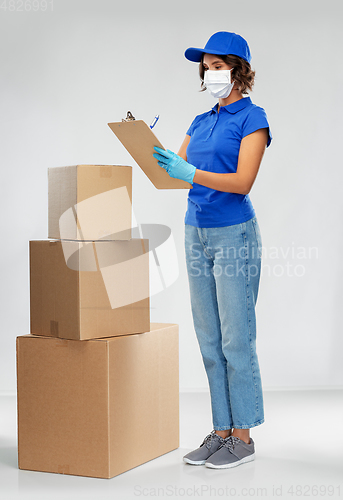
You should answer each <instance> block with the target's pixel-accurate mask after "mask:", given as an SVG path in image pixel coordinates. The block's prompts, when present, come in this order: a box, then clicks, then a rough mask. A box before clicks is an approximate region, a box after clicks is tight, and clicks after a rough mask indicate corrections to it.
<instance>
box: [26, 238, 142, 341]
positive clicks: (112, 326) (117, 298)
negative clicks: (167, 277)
mask: <svg viewBox="0 0 343 500" xmlns="http://www.w3.org/2000/svg"><path fill="white" fill-rule="evenodd" d="M29 254H30V333H32V334H35V335H44V336H53V337H59V338H66V339H77V340H86V339H92V338H102V337H111V336H115V335H124V334H127V335H129V334H134V333H142V332H146V331H147V330H149V328H150V293H149V240H148V239H139V238H137V239H131V240H125V241H123V240H122V241H119V240H117V241H103V240H101V241H92V242H87V243H86V242H80V241H68V240H33V241H30V242H29Z"/></svg>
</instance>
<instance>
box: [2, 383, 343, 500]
mask: <svg viewBox="0 0 343 500" xmlns="http://www.w3.org/2000/svg"><path fill="white" fill-rule="evenodd" d="M264 400H265V418H266V421H265V423H264V424H262V425H260V426H258V427H255V428H254V429H252V430H251V431H250V435H251V436H252V437H253V438H254V441H255V445H256V459H255V460H254V461H253V462H250V463H247V464H243V465H240V466H238V467H235V468H232V469H226V470H214V469H208V468H206V467H204V466H191V465H188V464H185V463H183V461H182V457H183V455H184V454H185V453H187V452H188V451H190V450H191V449H194V448H196V447H198V446H199V444H200V443H201V441H202V439H203V438H204V437H205V435H206V434H208V432H210V431H211V429H212V426H211V415H210V401H209V395H208V394H206V393H187V394H185V393H182V394H181V395H180V424H181V428H180V448H179V449H178V450H175V451H173V452H170V453H167V454H166V455H164V456H162V457H159V458H157V459H155V460H151V461H150V462H148V463H146V464H143V465H141V466H139V467H136V468H135V469H132V470H130V471H128V472H125V473H123V474H120V475H119V476H116V477H114V478H112V479H95V478H94V479H93V478H85V477H76V476H67V475H61V474H49V473H42V472H30V471H21V470H18V468H17V448H16V443H17V438H16V399H15V396H3V397H0V498H1V500H2V499H4V500H12V499H19V498H25V499H30V498H32V499H33V498H34V499H37V498H45V499H47V498H49V500H51V499H64V500H68V499H73V500H77V499H79V498H80V499H81V498H82V499H88V498H93V499H97V500H101V499H107V498H108V499H110V498H111V499H115V498H118V499H129V498H130V499H135V498H154V497H156V498H163V497H166V498H179V497H183V498H193V497H194V498H206V499H207V498H211V499H212V498H237V497H248V498H265V499H272V498H273V499H275V498H283V499H286V498H290V499H292V498H293V499H295V498H313V497H318V498H325V499H330V498H332V499H343V446H342V445H343V437H342V429H341V427H342V423H343V391H342V390H322V391H280V392H276V391H265V392H264ZM292 492H293V494H292Z"/></svg>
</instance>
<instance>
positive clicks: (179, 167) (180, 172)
mask: <svg viewBox="0 0 343 500" xmlns="http://www.w3.org/2000/svg"><path fill="white" fill-rule="evenodd" d="M154 150H155V151H157V152H158V153H159V154H156V153H154V154H153V157H154V158H156V159H157V160H158V162H157V163H158V164H159V166H160V167H163V168H164V169H165V170H166V171H167V172H168V174H169V175H170V177H174V178H176V179H181V180H183V181H186V182H189V183H190V184H193V177H194V174H195V171H196V168H195V166H194V165H191V164H190V163H188V162H187V161H185V160H184V159H183V158H181V156H179V155H177V154H176V153H173V152H172V151H170V150H169V149H167V151H165V150H164V149H161V148H158V147H157V146H156V147H154Z"/></svg>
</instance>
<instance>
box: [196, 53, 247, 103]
mask: <svg viewBox="0 0 343 500" xmlns="http://www.w3.org/2000/svg"><path fill="white" fill-rule="evenodd" d="M214 55H215V56H216V57H219V58H220V59H222V61H224V62H225V63H226V64H229V65H230V66H232V67H233V70H232V72H231V79H232V80H235V82H236V83H237V85H238V89H239V91H240V92H241V93H242V94H248V92H247V90H250V91H251V90H252V88H253V85H254V83H255V71H253V70H252V69H251V66H250V64H249V63H248V61H246V60H245V59H243V58H242V57H238V56H234V55H231V54H229V55H227V56H221V55H217V54H214ZM203 60H204V54H203V55H202V57H201V61H200V64H199V75H200V79H201V90H200V91H201V92H202V91H204V90H206V85H205V84H204V74H205V69H204V66H203Z"/></svg>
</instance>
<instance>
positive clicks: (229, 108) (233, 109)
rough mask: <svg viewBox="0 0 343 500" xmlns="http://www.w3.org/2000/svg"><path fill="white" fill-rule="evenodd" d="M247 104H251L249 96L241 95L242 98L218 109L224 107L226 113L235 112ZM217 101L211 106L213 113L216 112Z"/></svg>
mask: <svg viewBox="0 0 343 500" xmlns="http://www.w3.org/2000/svg"><path fill="white" fill-rule="evenodd" d="M249 104H252V101H251V98H250V97H242V99H239V100H238V101H235V102H232V103H231V104H228V105H227V106H221V107H220V109H225V111H227V112H228V113H232V114H233V113H237V111H241V109H244V108H246V107H247V106H249ZM217 110H218V103H217V104H215V105H214V106H213V108H212V112H213V113H218V111H217Z"/></svg>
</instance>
